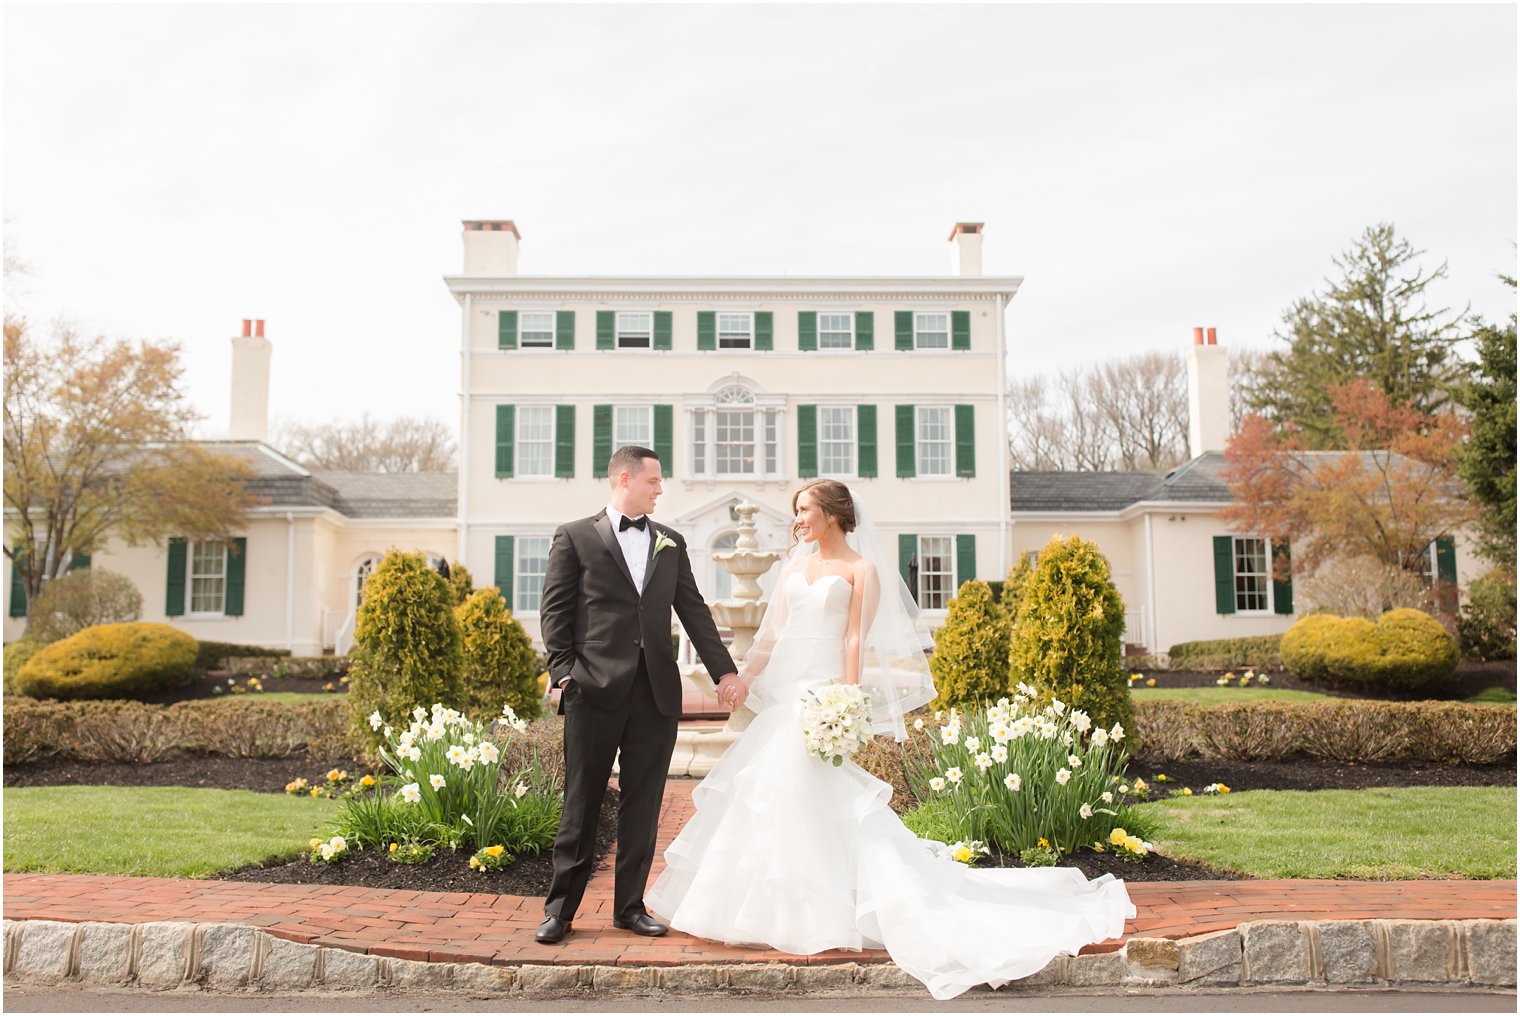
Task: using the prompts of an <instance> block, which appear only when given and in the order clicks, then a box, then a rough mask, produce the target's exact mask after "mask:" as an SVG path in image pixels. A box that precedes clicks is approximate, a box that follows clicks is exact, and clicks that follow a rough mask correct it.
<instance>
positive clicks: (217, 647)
mask: <svg viewBox="0 0 1520 1016" xmlns="http://www.w3.org/2000/svg"><path fill="white" fill-rule="evenodd" d="M199 645H200V648H199V649H197V650H196V653H195V669H196V670H220V669H221V667H222V664H223V662H224V661H226V660H230V659H233V658H236V657H250V656H260V657H267V658H274V657H279V656H289V655H290V650H289V649H269V648H267V647H265V646H245V645H239V644H238V643H236V642H202V643H200V644H199Z"/></svg>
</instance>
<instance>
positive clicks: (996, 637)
mask: <svg viewBox="0 0 1520 1016" xmlns="http://www.w3.org/2000/svg"><path fill="white" fill-rule="evenodd" d="M929 671H930V673H932V674H933V675H934V687H935V690H936V691H937V692H938V693H939V694H938V697H936V698H935V700H934V708H936V709H948V708H950V707H951V706H959V705H975V704H976V703H979V702H991V701H994V700H996V699H998V698H1000V697H1002V696H1004V695H1006V694H1008V618H1007V617H1006V615H1004V613H1003V611H1002V608H1001V607H999V606H998V605H997V602H996V601H995V600H993V598H992V587H991V586H989V585H988V584H987V583H985V582H983V581H982V580H981V579H971V580H970V581H968V582H965V583H963V584H962V585H961V588H960V592H958V593H956V595H955V599H953V600H951V601H950V606H949V608H948V609H947V610H946V612H945V625H944V627H943V628H941V629H940V630H939V631H938V632H936V633H935V635H934V655H933V656H931V657H929Z"/></svg>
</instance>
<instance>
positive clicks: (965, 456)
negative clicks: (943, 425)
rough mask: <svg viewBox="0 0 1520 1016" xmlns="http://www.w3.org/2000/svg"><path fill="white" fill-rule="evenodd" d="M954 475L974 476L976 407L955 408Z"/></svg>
mask: <svg viewBox="0 0 1520 1016" xmlns="http://www.w3.org/2000/svg"><path fill="white" fill-rule="evenodd" d="M955 475H956V476H975V475H976V407H975V406H956V407H955Z"/></svg>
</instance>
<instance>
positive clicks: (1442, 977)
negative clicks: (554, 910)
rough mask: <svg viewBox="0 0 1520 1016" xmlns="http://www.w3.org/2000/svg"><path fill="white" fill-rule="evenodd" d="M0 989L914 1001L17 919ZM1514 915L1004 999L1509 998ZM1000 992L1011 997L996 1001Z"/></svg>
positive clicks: (1138, 946) (695, 977)
mask: <svg viewBox="0 0 1520 1016" xmlns="http://www.w3.org/2000/svg"><path fill="white" fill-rule="evenodd" d="M3 924H4V934H5V946H4V948H5V977H6V979H7V980H8V981H11V982H16V983H36V984H57V983H60V982H64V981H71V982H81V983H85V984H91V985H129V986H133V987H138V988H149V989H158V990H165V989H171V988H180V987H202V988H213V989H227V988H250V989H256V990H267V991H298V990H301V989H317V990H323V991H333V990H362V991H373V990H377V989H386V988H402V987H426V988H431V989H444V990H455V991H467V992H474V993H481V994H500V993H505V992H512V993H523V994H530V995H536V994H556V993H564V992H568V991H576V990H583V991H584V990H589V991H596V992H617V991H625V990H633V991H648V990H650V989H652V988H659V989H664V990H667V991H694V992H700V991H724V990H741V991H743V990H750V991H820V992H841V991H846V992H847V991H855V992H859V993H867V992H882V991H893V990H904V989H907V990H922V986H921V985H919V983H918V982H917V981H915V980H914V979H913V978H911V977H909V976H908V975H907V974H905V973H903V972H902V971H901V970H899V969H898V968H897V966H896V965H895V964H892V963H834V964H820V965H817V966H808V965H801V964H787V963H735V964H690V965H685V966H637V965H628V966H608V965H604V964H586V965H573V964H565V965H557V964H522V965H520V966H506V965H503V966H495V965H490V964H482V963H428V962H423V961H419V960H403V959H394V958H390V957H385V956H374V955H368V954H365V953H359V952H352V951H349V950H345V949H340V948H333V947H330V946H322V945H307V944H302V943H297V942H291V941H288V940H286V939H282V938H279V937H277V936H274V935H270V934H269V933H268V932H265V931H261V930H259V929H256V928H252V927H248V926H246V925H236V924H190V923H183V922H175V921H166V922H158V923H152V924H136V925H132V924H111V923H102V922H93V921H92V922H84V923H79V924H74V923H69V922H64V921H11V920H6V921H4V922H3ZM1515 944H1516V938H1515V921H1514V920H1513V919H1510V920H1503V921H1496V920H1464V921H1414V920H1381V919H1380V920H1365V921H1253V922H1250V923H1247V924H1242V925H1240V926H1239V927H1238V928H1234V929H1232V930H1229V931H1217V932H1212V933H1209V934H1206V935H1197V936H1194V937H1192V938H1185V939H1180V940H1172V939H1165V938H1144V937H1138V936H1137V937H1134V938H1131V939H1129V940H1128V941H1127V942H1125V944H1124V947H1123V948H1122V949H1120V950H1118V951H1116V952H1108V953H1095V954H1091V955H1085V956H1058V957H1056V958H1055V959H1054V960H1052V961H1051V963H1050V964H1049V965H1048V966H1047V967H1046V968H1045V969H1044V970H1041V971H1040V972H1038V973H1036V974H1033V975H1031V976H1029V977H1026V978H1024V979H1022V980H1019V981H1015V982H1013V983H1012V984H1011V985H1010V986H1009V988H1013V989H1017V988H1020V987H1028V988H1040V989H1044V988H1049V987H1075V988H1096V987H1128V988H1192V987H1200V986H1207V987H1224V986H1241V987H1251V986H1283V987H1286V986H1304V987H1336V988H1338V987H1357V988H1372V987H1387V986H1395V985H1397V986H1410V985H1423V986H1438V985H1439V986H1447V987H1454V986H1455V987H1477V988H1513V987H1515V971H1516V953H1515ZM1004 990H1008V989H1004Z"/></svg>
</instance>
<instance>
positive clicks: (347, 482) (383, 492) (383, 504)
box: [313, 472, 459, 519]
mask: <svg viewBox="0 0 1520 1016" xmlns="http://www.w3.org/2000/svg"><path fill="white" fill-rule="evenodd" d="M313 475H314V476H315V477H316V479H317V480H319V481H320V482H321V483H323V484H325V485H326V486H328V487H329V488H331V489H332V490H333V491H334V493H335V494H336V495H337V503H336V504H335V505H333V507H334V508H336V509H337V510H338V511H340V512H342V513H343V514H344V515H347V516H348V517H349V518H355V519H379V518H386V519H396V518H428V519H436V518H448V517H452V516H453V515H454V514H455V513H456V512H457V511H458V509H459V477H458V476H457V475H456V474H454V473H328V472H323V473H315V474H313Z"/></svg>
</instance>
